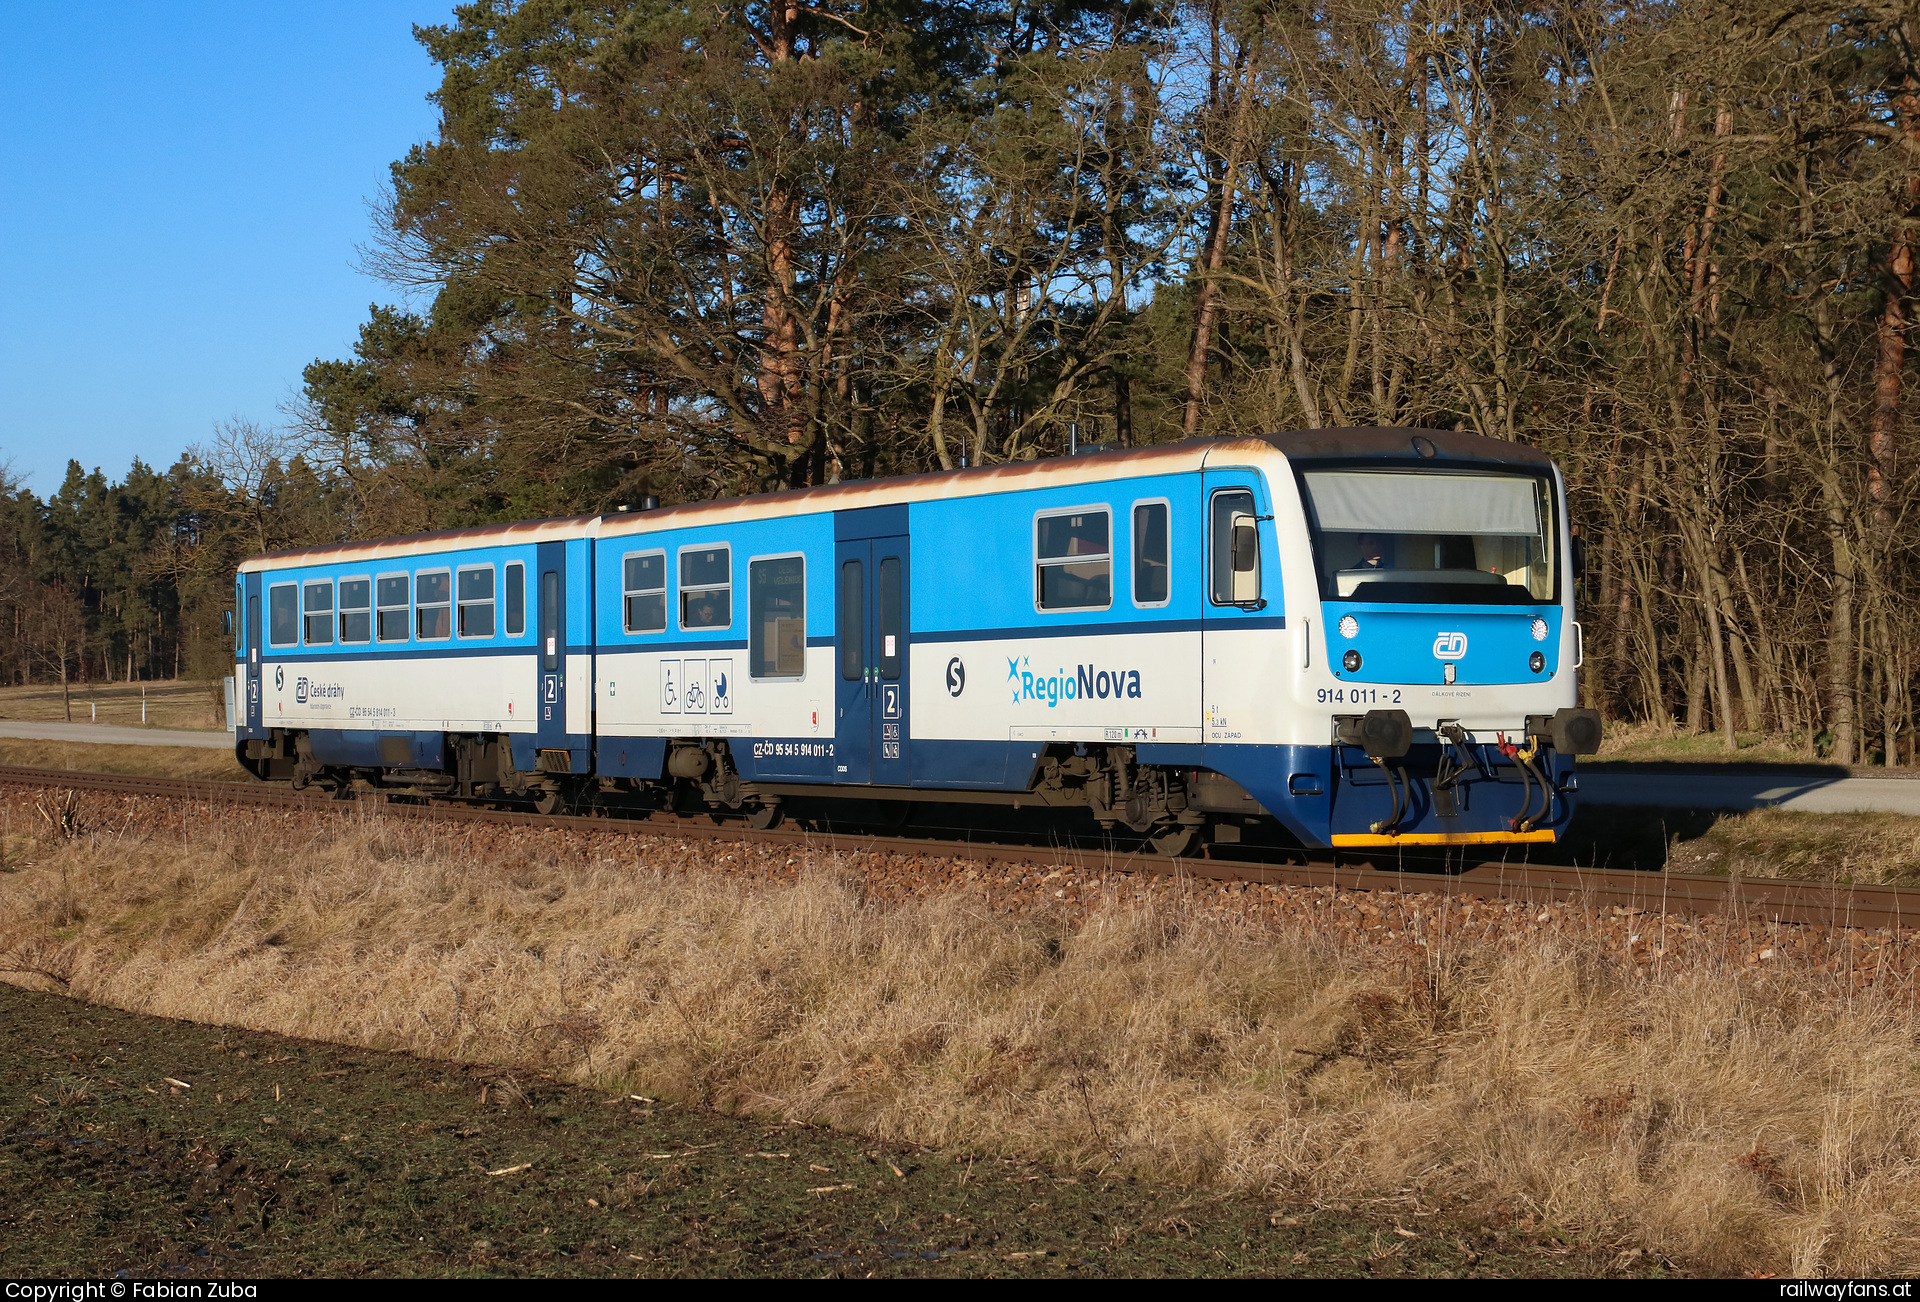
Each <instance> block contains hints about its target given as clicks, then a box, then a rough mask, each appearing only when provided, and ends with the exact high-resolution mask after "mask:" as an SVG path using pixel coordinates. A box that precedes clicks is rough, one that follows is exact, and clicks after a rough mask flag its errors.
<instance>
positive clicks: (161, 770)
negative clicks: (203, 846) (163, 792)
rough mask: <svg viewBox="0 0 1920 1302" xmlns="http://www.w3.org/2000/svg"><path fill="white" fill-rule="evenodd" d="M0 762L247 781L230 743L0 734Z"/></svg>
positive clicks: (138, 774)
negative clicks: (213, 745)
mask: <svg viewBox="0 0 1920 1302" xmlns="http://www.w3.org/2000/svg"><path fill="white" fill-rule="evenodd" d="M0 765H6V766H8V767H10V768H11V767H19V768H35V769H69V770H72V771H74V772H78V773H125V774H129V775H131V776H134V777H149V778H209V779H212V780H214V781H216V782H222V781H224V782H251V781H253V776H252V775H251V774H249V773H248V772H247V771H246V770H245V769H243V768H241V767H240V765H239V763H238V761H236V760H235V759H234V758H233V751H232V750H231V749H228V750H203V749H201V748H200V747H198V746H96V745H92V744H82V743H80V742H65V741H25V740H17V739H15V738H11V737H0Z"/></svg>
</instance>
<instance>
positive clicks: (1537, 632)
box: [1533, 619, 1547, 642]
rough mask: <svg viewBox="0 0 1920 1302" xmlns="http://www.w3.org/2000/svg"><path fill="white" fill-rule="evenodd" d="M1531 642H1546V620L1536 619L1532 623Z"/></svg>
mask: <svg viewBox="0 0 1920 1302" xmlns="http://www.w3.org/2000/svg"><path fill="white" fill-rule="evenodd" d="M1533 640H1534V641H1536V642H1544V641H1546V640H1547V621H1546V620H1544V619H1536V620H1534V621H1533Z"/></svg>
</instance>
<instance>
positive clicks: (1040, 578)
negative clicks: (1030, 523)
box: [1034, 511, 1113, 610]
mask: <svg viewBox="0 0 1920 1302" xmlns="http://www.w3.org/2000/svg"><path fill="white" fill-rule="evenodd" d="M1107 525H1108V515H1107V512H1105V511H1063V512H1061V513H1060V514H1058V515H1043V516H1041V517H1040V518H1039V519H1038V520H1036V521H1035V522H1034V602H1035V604H1036V605H1038V606H1039V607H1040V609H1042V610H1088V609H1105V608H1106V607H1108V606H1110V605H1112V604H1113V553H1112V551H1111V550H1110V543H1109V534H1108V528H1107Z"/></svg>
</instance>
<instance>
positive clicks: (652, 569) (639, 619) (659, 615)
mask: <svg viewBox="0 0 1920 1302" xmlns="http://www.w3.org/2000/svg"><path fill="white" fill-rule="evenodd" d="M620 571H621V579H620V590H621V593H622V594H623V595H624V597H625V602H624V605H625V607H626V614H625V616H624V618H625V620H626V629H627V632H629V633H661V632H664V631H666V627H667V554H666V553H665V552H639V553H636V554H635V555H632V556H629V557H627V558H626V559H625V560H624V561H623V562H622V563H621V566H620Z"/></svg>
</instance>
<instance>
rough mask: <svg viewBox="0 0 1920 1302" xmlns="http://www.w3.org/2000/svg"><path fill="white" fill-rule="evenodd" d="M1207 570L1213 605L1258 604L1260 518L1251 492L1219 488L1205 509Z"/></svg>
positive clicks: (1242, 489)
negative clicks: (1206, 510) (1206, 521)
mask: <svg viewBox="0 0 1920 1302" xmlns="http://www.w3.org/2000/svg"><path fill="white" fill-rule="evenodd" d="M1208 533H1209V538H1208V542H1207V547H1208V556H1209V561H1208V570H1209V582H1208V586H1209V588H1211V590H1212V591H1211V593H1210V595H1211V597H1212V599H1213V604H1214V605H1216V606H1257V605H1259V604H1260V520H1259V515H1258V514H1257V513H1256V512H1255V510H1254V505H1253V494H1252V493H1251V492H1249V491H1248V490H1246V489H1244V488H1228V489H1222V490H1221V491H1220V492H1217V493H1215V494H1214V495H1213V501H1212V504H1211V507H1210V509H1209V511H1208Z"/></svg>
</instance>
